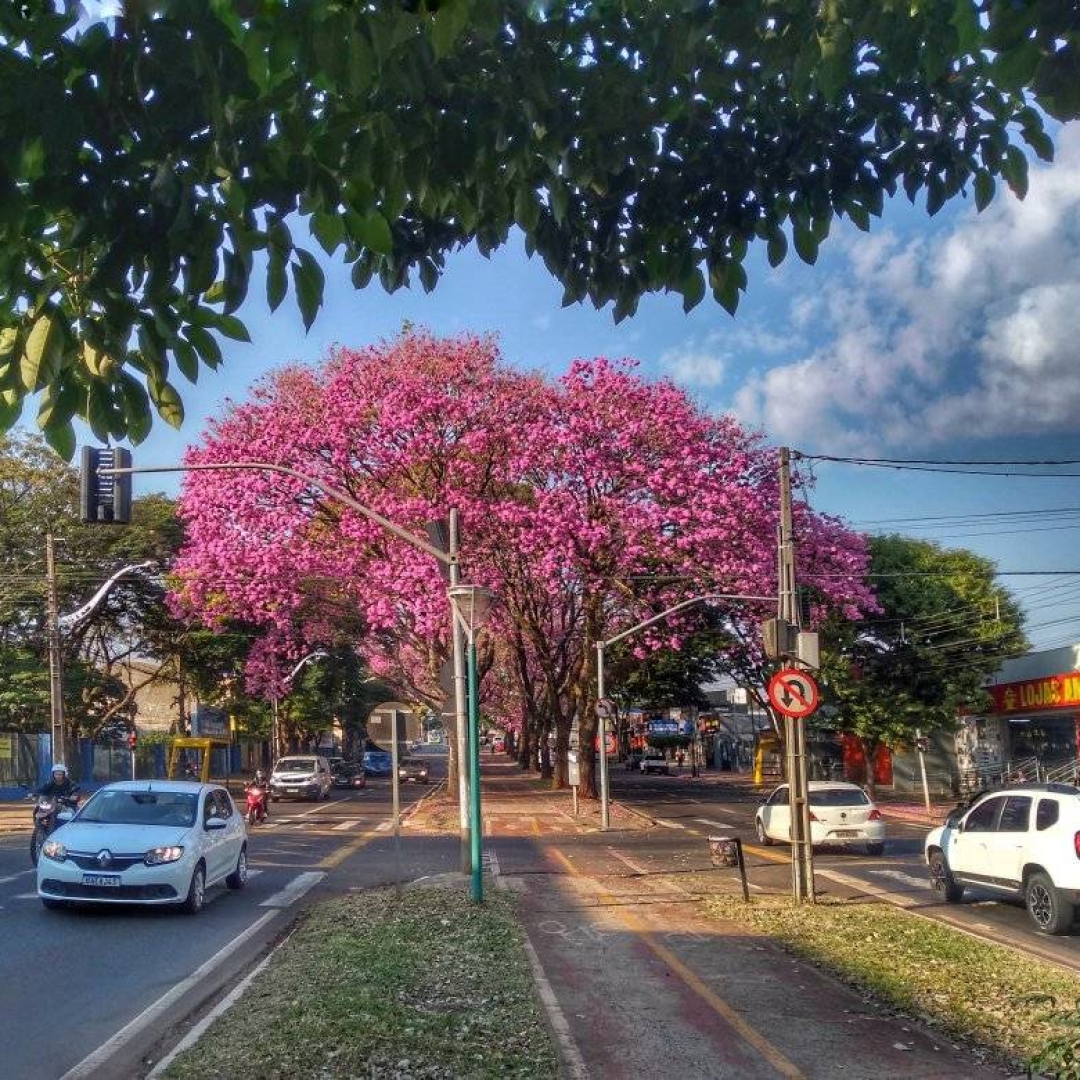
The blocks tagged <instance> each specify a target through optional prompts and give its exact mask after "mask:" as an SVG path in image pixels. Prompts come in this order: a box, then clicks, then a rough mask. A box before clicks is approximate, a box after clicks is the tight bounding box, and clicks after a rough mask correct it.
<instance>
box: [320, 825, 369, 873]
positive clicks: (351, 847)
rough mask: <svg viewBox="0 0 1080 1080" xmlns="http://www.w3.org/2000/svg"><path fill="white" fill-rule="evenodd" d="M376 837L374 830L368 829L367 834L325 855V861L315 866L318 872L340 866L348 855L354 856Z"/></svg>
mask: <svg viewBox="0 0 1080 1080" xmlns="http://www.w3.org/2000/svg"><path fill="white" fill-rule="evenodd" d="M378 835H379V834H378V833H376V832H375V830H374V829H368V831H367V832H365V833H361V834H360V835H359V836H358V837H357V838H356V839H355V840H353V841H351V842H350V843H348V844H346V845H345V846H344V847H341V848H338V850H337V851H335V852H333V853H332V854H330V855H327V856H326V858H325V859H323V860H322V861H321V862H317V863H316V864H315V865H316V866H317V867H318V868H319V869H320V870H332V869H333V868H334V867H335V866H340V865H341V863H343V862H344V861H345V860H346V859H347V858H348V857H349V856H350V855H355V854H356V853H357V852H358V851H359V850H360V849H361V848H363V847H366V846H367V845H368V844H369V843H371V840H372V839H373V838H374V837H375V836H378Z"/></svg>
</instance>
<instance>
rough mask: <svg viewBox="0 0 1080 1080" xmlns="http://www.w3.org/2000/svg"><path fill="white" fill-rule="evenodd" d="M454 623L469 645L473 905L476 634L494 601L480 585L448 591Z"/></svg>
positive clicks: (477, 896) (477, 898) (477, 809)
mask: <svg viewBox="0 0 1080 1080" xmlns="http://www.w3.org/2000/svg"><path fill="white" fill-rule="evenodd" d="M449 593H450V603H451V606H452V607H453V610H454V617H455V622H457V623H460V625H461V629H462V630H463V631H464V633H465V640H466V643H467V645H468V650H467V654H466V670H467V674H468V690H469V695H468V696H469V760H470V766H471V768H470V772H471V773H472V776H471V777H470V788H469V795H470V798H469V818H470V820H469V841H470V844H469V861H470V863H471V874H470V879H471V894H472V900H473V903H476V904H479V903H482V902H483V899H484V867H483V847H484V831H483V818H482V816H481V796H480V681H479V674H478V672H477V659H476V634H477V631H479V629H480V627H481V626H482V625H483V623H484V619H485V617H486V616H487V613H488V610H489V608H490V606H491V603H492V600H493V599H494V598H493V596H492V594H491V593H490V592H489V591H488V590H487V589H485V588H483V587H482V586H479V585H455V586H452V587H451V588H450V590H449Z"/></svg>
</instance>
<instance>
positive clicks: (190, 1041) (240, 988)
mask: <svg viewBox="0 0 1080 1080" xmlns="http://www.w3.org/2000/svg"><path fill="white" fill-rule="evenodd" d="M291 937H292V932H291V931H290V933H288V934H286V935H285V937H284V938H283V939H282V940H281V941H279V942H278V943H277V944H276V945H275V946H274V948H273V949H271V950H270V952H269V953H267V955H266V956H264V957H263V958H262V960H260V961H259V963H258V964H256V965H255V967H253V968H252V969H251V971H249V972H248V973H247V975H245V976H244V977H243V979H241V980H240V982H238V983H237V984H236V985H235V986H234V987H233V988H232V989H231V990H230V991H229V992H228V993H227V994H226V995H225V996H224V997H223V998H222V999H221V1000H220V1001H219V1002H218V1003H217V1004H216V1005H215V1006H214V1007H213V1008H212V1009H211V1010H210V1011H209V1012H208V1013H207V1014H206V1015H205V1016H204V1017H203V1018H202V1019H201V1020H200V1021H199V1022H198V1023H197V1024H196V1025H195V1026H194V1027H193V1028H192V1029H191V1030H190V1031H189V1032H188V1033H187V1034H186V1035H185V1036H184V1037H183V1038H182V1039H181V1040H180V1041H179V1042H178V1043H177V1044H176V1045H175V1046H174V1047H173V1048H172V1049H171V1050H170V1051H169V1052H168V1053H167V1054H166V1055H165V1056H164V1057H163V1058H162V1059H161V1060H160V1061H159V1062H158V1063H157V1064H156V1065H155V1066H154V1067H153V1069H151V1070H150V1072H149V1073H147V1077H146V1080H155V1078H156V1077H159V1076H161V1074H162V1073H163V1072H164V1071H165V1070H166V1069H167V1068H168V1067H169V1066H170V1065H171V1064H172V1063H173V1061H174V1060H175V1059H176V1058H177V1057H178V1056H179V1055H180V1054H182V1053H183V1052H184V1051H185V1050H190V1049H191V1047H193V1046H194V1045H195V1044H196V1043H197V1042H198V1041H199V1039H201V1038H202V1036H203V1035H204V1034H205V1032H206V1030H207V1029H208V1028H209V1027H210V1025H211V1024H212V1023H213V1022H214V1021H215V1020H216V1019H217V1018H218V1017H219V1016H221V1015H222V1014H223V1013H225V1012H227V1011H228V1010H229V1009H231V1008H232V1007H233V1005H235V1004H236V1002H237V1001H239V1000H240V997H241V996H242V995H243V993H244V991H245V990H247V988H248V987H249V986H250V985H251V984H252V983H253V982H254V981H255V979H256V978H257V977H258V976H259V975H260V974H261V973H262V972H263V971H264V970H265V969H266V966H267V965H268V964H269V963H270V961H271V960H273V958H274V955H275V954H276V953H277V951H278V949H280V948H281V946H282V945H284V944H285V942H286V941H288V940H289V938H291Z"/></svg>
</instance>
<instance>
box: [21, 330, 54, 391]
mask: <svg viewBox="0 0 1080 1080" xmlns="http://www.w3.org/2000/svg"><path fill="white" fill-rule="evenodd" d="M63 366H64V328H63V323H62V322H61V320H60V318H59V317H58V316H57V315H56V313H55V312H50V313H47V314H43V315H39V316H38V317H37V319H36V320H35V321H34V325H33V326H32V327H31V328H30V333H29V334H28V335H27V337H26V348H25V350H24V351H23V355H22V360H21V361H20V362H19V377H20V379H21V380H22V385H23V386H24V387H25V388H26V389H27V390H29V391H30V392H31V393H37V391H39V390H41V389H43V388H44V387H45V386H47V385H48V384H49V383H51V382H53V381H54V380H55V379H56V378H58V377H59V375H60V371H61V369H62V368H63Z"/></svg>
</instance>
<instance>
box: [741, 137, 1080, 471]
mask: <svg viewBox="0 0 1080 1080" xmlns="http://www.w3.org/2000/svg"><path fill="white" fill-rule="evenodd" d="M836 243H837V247H838V251H839V254H840V256H841V262H842V268H841V270H840V272H839V273H838V274H831V275H829V276H828V277H827V278H825V277H823V276H819V277H813V276H812V275H811V278H812V280H813V286H812V289H808V290H807V291H806V292H800V293H797V294H796V295H794V296H793V297H791V298H790V301H789V303H790V311H789V319H788V321H789V325H790V326H791V328H792V331H793V334H792V338H793V339H794V338H797V337H798V336H801V335H802V334H804V333H806V332H809V331H811V330H812V331H814V332H815V333H816V336H815V344H814V346H813V348H812V349H810V350H809V351H807V352H806V353H805V354H804V355H802V356H799V355H798V352H796V353H795V358H794V359H793V360H792V361H791V362H790V363H788V364H785V365H782V366H778V367H771V368H764V367H763V368H759V369H758V370H756V371H754V372H752V373H751V374H750V376H749V377H748V378H747V379H746V381H745V382H744V383H743V385H742V386H741V388H740V389H739V390H738V391H737V393H736V395H735V401H734V406H735V412H736V413H737V414H738V415H739V416H740V417H742V418H743V419H744V420H746V421H748V422H750V423H752V424H760V425H762V426H764V427H765V429H766V430H767V431H768V432H769V433H770V435H771V436H773V437H775V438H777V439H780V440H782V441H786V442H790V443H793V444H796V445H800V446H808V445H816V446H823V445H827V446H829V447H835V448H837V449H839V450H847V451H859V452H867V451H869V450H872V449H882V448H885V447H901V446H912V445H925V444H927V443H933V442H945V441H947V440H950V439H953V438H956V437H957V436H958V435H963V436H969V437H972V436H973V437H996V436H1015V435H1044V434H1051V433H1055V432H1057V433H1060V432H1064V431H1070V432H1078V431H1080V325H1078V317H1080V125H1074V126H1072V127H1068V128H1065V129H1063V130H1062V131H1061V132H1060V135H1059V139H1058V160H1057V162H1056V163H1055V164H1054V165H1053V166H1050V167H1044V168H1037V169H1036V168H1033V169H1032V171H1031V185H1030V191H1029V193H1028V196H1027V199H1026V200H1025V201H1023V202H1020V201H1019V200H1017V199H1015V198H1014V197H1013V196H1012V195H1011V194H1010V193H1008V192H1006V191H1003V192H1001V193H1000V194H999V197H998V199H997V200H995V202H994V204H993V206H992V207H991V208H989V209H988V210H987V211H986V212H984V213H983V214H979V215H976V214H975V213H974V211H968V212H965V213H964V214H963V215H962V216H961V217H960V218H959V219H958V220H957V221H956V223H955V224H953V225H952V226H951V227H949V228H947V229H946V230H944V231H942V232H939V233H937V234H934V235H930V236H926V235H922V236H917V237H904V238H901V237H898V236H897V235H896V234H895V233H892V232H889V231H888V230H882V231H880V232H877V233H875V234H872V235H870V236H863V235H857V236H856V235H847V234H845V235H844V236H843V237H842V238H840V239H839V240H838V241H836ZM814 273H817V274H820V273H821V271H820V269H819V270H818V271H816V272H814Z"/></svg>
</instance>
